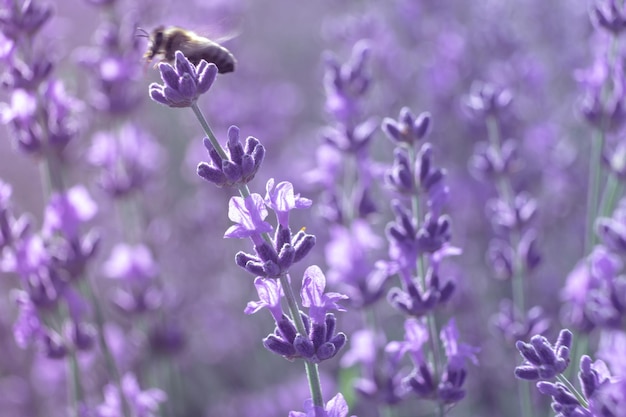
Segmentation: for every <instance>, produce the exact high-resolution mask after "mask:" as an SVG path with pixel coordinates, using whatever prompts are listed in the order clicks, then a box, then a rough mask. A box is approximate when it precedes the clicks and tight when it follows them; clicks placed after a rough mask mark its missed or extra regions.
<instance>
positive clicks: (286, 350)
mask: <svg viewBox="0 0 626 417" xmlns="http://www.w3.org/2000/svg"><path fill="white" fill-rule="evenodd" d="M263 346H265V348H266V349H267V350H269V351H270V352H273V353H275V354H277V355H280V356H284V357H285V358H291V357H294V356H296V349H295V348H294V346H293V345H292V344H291V343H287V342H285V341H284V340H282V339H280V338H279V337H277V336H275V335H273V334H271V335H269V336H267V337H266V338H265V339H263Z"/></svg>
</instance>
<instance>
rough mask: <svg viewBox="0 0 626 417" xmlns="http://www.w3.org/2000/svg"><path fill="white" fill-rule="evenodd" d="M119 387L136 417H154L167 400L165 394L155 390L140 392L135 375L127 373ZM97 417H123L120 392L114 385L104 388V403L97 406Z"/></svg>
mask: <svg viewBox="0 0 626 417" xmlns="http://www.w3.org/2000/svg"><path fill="white" fill-rule="evenodd" d="M121 386H122V388H121V389H122V390H123V395H124V397H125V399H126V401H128V406H129V407H130V409H131V412H132V413H133V416H136V417H156V416H158V414H159V405H160V404H161V403H162V402H164V401H165V400H166V399H167V395H166V394H165V392H163V391H161V390H160V389H157V388H150V389H148V390H145V391H142V390H141V388H140V387H139V384H138V382H137V378H136V377H135V375H133V374H131V373H128V374H126V375H124V376H123V377H122V381H121ZM97 413H98V417H122V416H124V411H123V406H122V398H121V395H120V390H119V388H118V387H117V386H115V385H111V384H110V385H107V386H106V387H104V402H103V403H102V404H101V405H100V406H98V409H97Z"/></svg>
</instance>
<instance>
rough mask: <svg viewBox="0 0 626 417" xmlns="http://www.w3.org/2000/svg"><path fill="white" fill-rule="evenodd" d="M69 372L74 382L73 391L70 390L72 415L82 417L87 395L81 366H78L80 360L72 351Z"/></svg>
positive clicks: (69, 356)
mask: <svg viewBox="0 0 626 417" xmlns="http://www.w3.org/2000/svg"><path fill="white" fill-rule="evenodd" d="M67 364H68V368H69V369H68V372H69V374H70V375H71V380H72V389H71V390H70V392H71V394H70V397H71V398H70V404H72V406H71V409H72V410H71V413H72V414H71V415H72V416H73V417H80V415H81V413H80V408H81V405H82V402H83V400H84V398H85V393H84V391H83V385H82V382H81V378H80V366H79V365H78V358H77V357H76V350H75V349H72V350H71V351H70V352H69V355H68V360H67Z"/></svg>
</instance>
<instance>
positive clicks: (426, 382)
mask: <svg viewBox="0 0 626 417" xmlns="http://www.w3.org/2000/svg"><path fill="white" fill-rule="evenodd" d="M404 327H405V339H404V341H402V342H391V343H389V344H388V345H387V348H386V351H387V352H396V353H397V354H399V355H403V354H405V353H408V354H409V356H410V358H411V360H412V362H413V365H414V370H413V372H412V373H411V374H409V375H408V376H407V377H406V379H405V384H407V386H408V387H410V389H411V390H412V391H413V392H415V394H417V395H418V396H419V397H420V398H429V399H433V400H435V401H438V402H441V403H442V404H454V403H457V402H458V401H460V400H461V399H463V398H464V397H465V389H464V388H463V385H464V383H465V378H466V375H467V371H466V369H465V360H466V359H470V360H471V361H472V362H474V363H477V360H476V356H475V354H476V352H477V349H476V348H474V347H471V346H469V345H466V344H463V343H459V342H458V338H459V335H458V331H457V329H456V324H455V322H454V320H450V322H449V323H448V324H447V325H446V326H445V327H444V328H443V329H442V330H441V334H440V338H441V342H442V344H443V347H444V351H445V353H446V357H447V364H446V367H445V369H444V370H443V373H442V375H440V376H438V375H433V370H432V365H431V364H429V363H428V362H427V361H426V357H425V355H424V350H423V347H424V345H425V343H426V342H427V341H428V339H429V335H428V330H427V329H426V327H425V326H424V324H423V322H420V321H419V320H417V319H414V318H410V319H407V320H406V321H405V323H404ZM436 381H439V382H438V383H437V382H436Z"/></svg>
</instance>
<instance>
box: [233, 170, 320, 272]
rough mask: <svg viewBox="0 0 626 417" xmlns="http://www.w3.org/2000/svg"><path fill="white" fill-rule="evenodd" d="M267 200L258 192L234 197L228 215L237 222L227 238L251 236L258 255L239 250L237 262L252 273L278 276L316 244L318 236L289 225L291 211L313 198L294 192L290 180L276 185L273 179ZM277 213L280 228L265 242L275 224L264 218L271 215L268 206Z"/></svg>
mask: <svg viewBox="0 0 626 417" xmlns="http://www.w3.org/2000/svg"><path fill="white" fill-rule="evenodd" d="M266 189H267V194H266V197H265V200H263V199H261V196H260V195H258V194H252V195H250V196H248V197H246V198H245V199H244V198H242V197H233V198H231V201H230V204H229V207H230V208H229V217H230V219H231V220H232V221H234V222H235V223H237V224H236V225H234V226H231V227H230V228H229V229H228V230H227V231H226V234H225V235H224V237H227V238H246V237H249V238H251V239H252V241H253V242H254V244H255V247H254V249H255V252H256V254H254V255H253V254H249V253H245V252H238V253H237V255H236V256H235V261H236V263H237V265H239V266H240V267H242V268H244V269H245V270H247V271H248V272H250V273H251V274H255V275H260V276H264V277H273V278H277V277H279V276H281V275H283V274H285V273H286V272H287V271H288V270H289V268H290V267H291V265H293V264H294V263H296V262H299V261H301V260H302V259H303V258H304V257H305V256H306V255H307V254H308V253H309V251H310V250H311V249H312V248H313V246H314V245H315V236H313V235H310V234H307V233H306V232H305V231H304V229H302V230H300V231H298V232H297V233H296V234H292V233H291V229H290V228H289V223H288V222H289V211H291V210H293V209H299V208H307V207H309V206H310V204H311V202H310V200H308V199H306V198H303V197H300V195H299V194H294V193H293V186H292V185H291V184H290V183H288V182H281V183H279V184H278V185H276V186H275V185H274V180H273V179H270V180H269V181H268V182H267V185H266ZM268 207H269V208H271V209H272V210H273V211H274V212H275V213H276V218H277V221H278V227H277V228H276V232H275V236H274V239H273V241H271V242H270V241H266V240H265V239H264V237H263V234H265V233H269V232H271V231H272V230H273V227H272V226H271V225H270V224H269V223H267V222H266V221H264V220H265V218H266V217H267V215H268V214H269V212H268V210H267V208H268Z"/></svg>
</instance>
